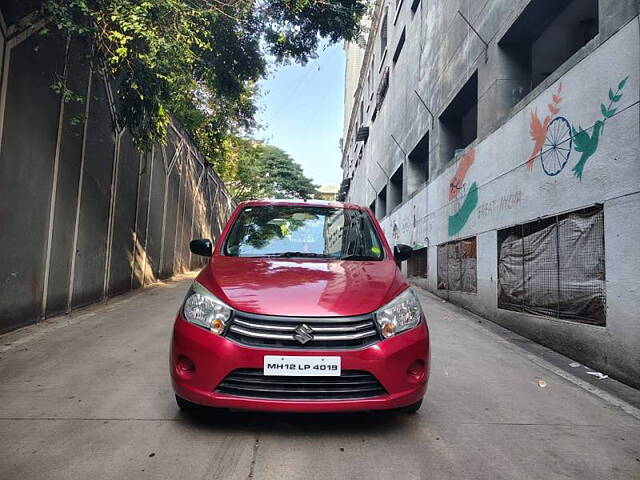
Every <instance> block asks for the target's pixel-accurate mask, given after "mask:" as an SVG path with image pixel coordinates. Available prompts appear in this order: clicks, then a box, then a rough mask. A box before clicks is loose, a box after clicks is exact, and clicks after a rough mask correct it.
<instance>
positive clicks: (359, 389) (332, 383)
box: [216, 368, 387, 400]
mask: <svg viewBox="0 0 640 480" xmlns="http://www.w3.org/2000/svg"><path fill="white" fill-rule="evenodd" d="M216 392H218V393H225V394H227V395H234V396H236V397H250V398H273V399H283V400H348V399H353V398H370V397H377V396H380V395H386V394H387V392H386V390H385V389H384V387H383V386H382V385H380V382H378V380H377V379H376V377H374V376H373V375H371V374H370V373H368V372H361V371H357V370H343V371H342V374H341V375H340V376H339V377H288V376H265V375H264V374H263V371H262V370H261V369H252V368H243V369H239V370H234V371H233V372H231V373H230V374H229V375H227V376H226V377H225V379H224V380H223V381H222V382H221V383H220V385H218V388H217V389H216Z"/></svg>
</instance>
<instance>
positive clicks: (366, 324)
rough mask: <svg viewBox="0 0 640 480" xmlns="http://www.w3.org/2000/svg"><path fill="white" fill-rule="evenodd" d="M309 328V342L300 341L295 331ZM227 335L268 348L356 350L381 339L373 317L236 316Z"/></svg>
mask: <svg viewBox="0 0 640 480" xmlns="http://www.w3.org/2000/svg"><path fill="white" fill-rule="evenodd" d="M303 325H306V326H307V327H309V328H310V335H311V336H312V338H311V339H310V340H305V343H304V344H303V343H302V342H300V341H299V340H297V335H298V333H299V332H297V331H296V328H299V327H301V326H303ZM225 335H226V336H227V338H229V339H230V340H234V341H236V342H238V343H241V344H244V345H249V346H256V347H265V348H269V347H271V348H293V349H301V348H305V349H314V348H315V349H353V348H361V347H364V346H368V345H371V344H373V343H375V342H377V341H378V340H379V339H380V335H379V333H378V329H377V328H376V325H375V323H374V319H373V315H359V316H354V317H324V318H323V317H276V316H271V315H256V314H249V313H244V312H235V313H234V316H233V317H232V319H231V321H230V322H229V324H228V326H227V330H226V332H225Z"/></svg>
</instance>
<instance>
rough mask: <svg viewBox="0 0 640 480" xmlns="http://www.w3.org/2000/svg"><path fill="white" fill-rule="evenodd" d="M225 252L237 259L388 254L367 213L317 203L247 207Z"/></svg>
mask: <svg viewBox="0 0 640 480" xmlns="http://www.w3.org/2000/svg"><path fill="white" fill-rule="evenodd" d="M224 253H225V255H230V256H237V257H284V258H286V257H291V258H294V257H309V258H315V257H317V258H334V259H343V260H381V259H382V258H383V251H382V246H381V244H380V240H379V239H378V236H377V234H376V231H375V229H374V227H373V223H372V222H371V219H370V218H369V215H368V214H367V213H366V212H364V211H361V210H356V209H348V208H327V207H314V206H278V205H268V206H251V207H247V208H244V209H243V210H242V211H241V212H240V214H239V215H238V217H237V218H236V221H235V222H234V224H233V226H232V228H231V231H230V232H229V236H228V237H227V241H226V243H225V246H224Z"/></svg>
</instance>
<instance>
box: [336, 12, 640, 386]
mask: <svg viewBox="0 0 640 480" xmlns="http://www.w3.org/2000/svg"><path fill="white" fill-rule="evenodd" d="M639 5H640V4H639V2H637V0H557V1H554V2H549V1H546V0H518V1H513V0H490V1H476V0H429V1H427V0H390V1H389V0H387V1H385V0H379V1H378V2H377V3H376V6H375V8H374V12H373V16H372V25H371V29H370V34H369V37H368V40H367V43H366V47H365V50H364V57H363V60H362V68H361V69H360V74H359V77H358V85H357V88H356V90H355V93H354V95H353V97H354V99H353V104H352V108H351V110H350V112H348V113H349V115H348V123H347V124H346V126H345V135H344V139H343V152H342V153H343V157H342V168H343V172H344V179H343V183H342V189H341V194H340V198H342V199H346V200H348V201H351V202H355V203H359V204H362V205H366V206H369V207H370V208H371V209H372V210H373V211H374V212H375V214H376V216H377V217H378V218H379V219H380V221H381V223H382V226H383V228H384V230H385V232H386V234H387V237H388V239H389V241H390V242H391V243H405V244H409V245H411V246H412V247H413V248H414V251H415V255H414V257H413V259H412V260H411V261H410V262H408V263H407V265H406V266H405V267H403V268H406V269H407V273H408V274H409V275H411V276H414V277H415V280H416V281H417V282H421V283H422V284H423V285H424V286H425V287H426V288H428V289H429V290H431V291H432V292H434V293H436V294H437V295H440V296H442V297H443V298H447V299H449V300H450V301H452V302H455V303H458V304H460V305H462V306H464V307H466V308H468V309H470V310H472V311H474V312H476V313H478V314H480V315H483V316H486V317H487V318H490V319H491V320H493V321H496V322H497V323H500V324H502V325H503V326H505V327H507V328H510V329H512V330H514V331H517V332H518V333H520V334H523V335H525V336H527V337H529V338H532V339H533V340H535V341H538V342H540V343H542V344H545V345H548V346H550V347H552V348H554V349H556V350H558V351H561V352H563V353H565V354H567V355H569V356H571V357H572V358H575V359H577V360H579V361H580V362H583V363H584V364H586V365H589V366H590V367H593V368H597V369H600V370H602V371H605V372H607V373H609V374H610V375H612V376H615V377H616V378H619V379H621V380H623V381H625V382H627V383H629V384H631V385H634V386H636V387H638V386H640V319H639V318H638V315H637V314H636V313H635V312H636V305H637V304H638V303H639V302H640V280H639V276H638V273H637V272H639V271H640V254H638V252H637V248H636V243H637V241H636V239H637V238H638V237H639V236H640V222H639V220H640V140H639V138H640V131H639V130H640V127H639V116H640V111H639V107H638V101H639V100H638V99H639V94H640V86H639V85H640V83H639V78H640V34H639V32H640V17H639V16H638V9H639V8H640V7H639Z"/></svg>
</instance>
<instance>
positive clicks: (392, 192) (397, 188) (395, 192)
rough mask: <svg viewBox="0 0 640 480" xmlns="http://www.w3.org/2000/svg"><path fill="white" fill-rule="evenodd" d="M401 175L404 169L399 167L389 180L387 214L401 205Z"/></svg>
mask: <svg viewBox="0 0 640 480" xmlns="http://www.w3.org/2000/svg"><path fill="white" fill-rule="evenodd" d="M403 175H404V169H403V168H402V165H400V166H399V167H398V169H397V170H396V171H395V173H394V174H393V175H391V179H390V180H389V187H390V188H389V200H388V206H389V213H390V212H392V211H393V209H394V208H396V207H397V206H398V205H400V204H401V203H402V185H403V178H402V176H403Z"/></svg>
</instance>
